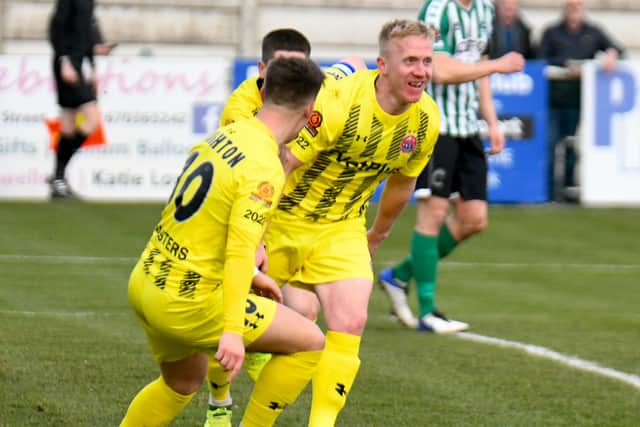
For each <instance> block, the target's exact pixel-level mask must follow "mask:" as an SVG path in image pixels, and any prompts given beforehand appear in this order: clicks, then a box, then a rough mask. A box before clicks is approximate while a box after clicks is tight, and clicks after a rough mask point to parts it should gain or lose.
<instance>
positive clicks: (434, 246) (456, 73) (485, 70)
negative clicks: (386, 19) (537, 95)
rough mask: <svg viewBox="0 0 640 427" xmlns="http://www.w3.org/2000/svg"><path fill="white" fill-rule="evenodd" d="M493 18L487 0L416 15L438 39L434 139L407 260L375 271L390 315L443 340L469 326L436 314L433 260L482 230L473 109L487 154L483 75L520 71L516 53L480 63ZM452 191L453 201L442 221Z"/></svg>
mask: <svg viewBox="0 0 640 427" xmlns="http://www.w3.org/2000/svg"><path fill="white" fill-rule="evenodd" d="M493 18H494V8H493V3H492V2H491V1H490V0H427V1H426V2H425V3H424V5H423V7H422V9H421V10H420V13H419V16H418V19H419V20H420V21H422V22H424V23H425V24H426V25H427V26H428V27H433V28H435V29H436V30H437V31H438V33H439V39H438V40H437V41H436V43H435V45H434V58H433V61H434V78H433V80H432V82H431V83H430V85H429V87H428V88H427V91H428V92H429V94H430V95H431V96H432V97H433V98H434V99H435V101H436V103H437V104H438V107H439V109H440V114H441V126H440V138H439V139H438V143H437V144H436V148H435V151H434V153H433V157H432V158H431V161H430V162H429V165H427V168H425V170H424V171H423V172H422V174H421V175H420V177H419V178H418V182H417V184H416V191H415V196H416V200H417V221H416V227H415V230H414V232H413V236H412V239H411V248H410V251H409V255H408V256H407V257H406V258H405V259H404V260H403V261H402V262H400V263H399V264H398V265H396V266H394V267H393V268H388V269H385V270H382V271H381V272H380V274H379V281H380V283H381V285H382V286H383V288H384V289H385V290H386V291H387V295H388V296H389V299H390V301H391V306H392V309H393V312H394V314H395V315H396V317H397V318H398V319H399V320H400V321H401V322H402V323H403V324H405V325H406V326H407V327H410V328H417V329H418V330H421V331H429V332H435V333H439V334H448V333H455V332H459V331H462V330H465V329H467V328H468V327H469V325H468V324H467V323H464V322H459V321H456V320H450V319H447V318H446V317H445V316H444V315H442V313H440V312H439V311H438V310H437V309H436V305H435V287H436V277H437V272H438V262H439V259H440V258H442V257H444V256H446V255H447V254H449V253H450V252H451V251H452V250H453V249H454V248H455V247H456V246H457V244H458V243H459V242H461V241H462V240H464V239H466V238H468V237H470V236H472V235H473V234H476V233H478V232H480V231H482V230H483V229H484V228H485V227H486V226H487V159H486V154H485V151H484V147H483V144H482V140H481V139H480V136H479V132H478V131H479V129H478V118H477V114H478V110H479V111H480V114H481V115H482V116H483V118H484V120H485V121H486V122H487V125H488V138H489V140H490V142H491V147H490V149H489V154H496V153H499V152H501V151H502V148H503V147H504V137H503V135H502V133H501V131H500V129H499V127H498V119H497V116H496V112H495V109H494V106H493V100H492V95H491V87H490V85H489V78H488V76H489V75H491V74H493V73H510V72H515V71H520V70H522V68H523V67H524V58H523V57H522V56H521V55H520V54H518V53H515V52H510V53H507V54H506V55H504V56H502V57H500V58H497V59H495V60H487V59H486V58H485V57H484V55H485V53H486V51H487V45H488V43H489V40H490V39H491V32H492V30H493V28H492V27H493ZM452 193H457V194H459V198H456V199H455V202H454V207H455V209H454V213H453V214H452V215H451V216H449V217H448V215H449V197H450V196H451V194H452ZM447 217H448V218H447ZM411 278H414V279H415V281H416V284H417V288H418V300H419V305H420V316H419V318H418V319H417V318H416V317H415V316H414V314H413V313H412V311H411V309H410V307H409V305H408V303H407V294H406V291H407V285H408V283H409V281H410V280H411Z"/></svg>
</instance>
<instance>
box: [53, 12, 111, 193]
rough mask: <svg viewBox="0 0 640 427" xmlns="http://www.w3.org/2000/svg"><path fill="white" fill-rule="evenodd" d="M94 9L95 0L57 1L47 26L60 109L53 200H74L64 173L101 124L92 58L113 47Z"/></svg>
mask: <svg viewBox="0 0 640 427" xmlns="http://www.w3.org/2000/svg"><path fill="white" fill-rule="evenodd" d="M94 7H95V2H94V0H57V1H56V6H55V9H54V11H53V14H52V16H51V21H50V23H49V41H50V42H51V46H52V48H53V75H54V78H55V82H56V92H57V95H58V104H59V105H60V107H61V110H62V111H61V113H60V122H61V129H60V142H59V145H58V152H57V154H56V161H55V170H54V175H53V176H52V177H51V179H50V181H49V183H50V185H51V197H52V198H71V197H74V195H73V192H72V191H71V189H70V188H69V184H68V183H67V180H66V178H65V170H66V168H67V165H68V164H69V160H71V157H72V156H73V155H74V153H75V152H76V151H77V150H78V149H79V148H80V146H81V145H82V143H83V142H84V140H85V139H86V138H87V136H89V135H90V134H91V133H92V132H93V130H94V129H95V128H96V127H97V126H98V124H99V121H100V112H99V110H98V104H97V102H96V85H97V78H96V73H95V65H94V61H93V55H94V53H98V54H108V53H110V52H111V49H113V47H114V45H108V44H103V43H102V35H101V34H100V29H99V27H98V23H97V21H96V19H95V16H94ZM78 113H82V119H81V120H76V118H77V114H78Z"/></svg>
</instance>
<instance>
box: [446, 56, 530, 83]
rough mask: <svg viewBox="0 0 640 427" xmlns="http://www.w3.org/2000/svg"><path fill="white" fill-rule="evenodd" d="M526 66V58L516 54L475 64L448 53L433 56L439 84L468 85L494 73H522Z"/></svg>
mask: <svg viewBox="0 0 640 427" xmlns="http://www.w3.org/2000/svg"><path fill="white" fill-rule="evenodd" d="M524 64H525V61H524V57H523V56H522V55H520V54H519V53H516V52H509V53H507V54H505V55H502V56H501V57H499V58H496V59H483V60H482V61H479V62H474V63H466V62H462V61H459V60H457V59H455V58H453V57H451V56H450V55H448V54H446V53H435V54H434V55H433V81H434V82H435V83H438V84H459V83H466V82H471V81H474V80H478V79H480V78H482V77H486V76H489V75H491V74H494V73H513V72H516V71H522V69H523V68H524Z"/></svg>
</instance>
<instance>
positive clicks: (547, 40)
mask: <svg viewBox="0 0 640 427" xmlns="http://www.w3.org/2000/svg"><path fill="white" fill-rule="evenodd" d="M621 53H622V50H621V49H620V47H618V46H616V45H615V44H614V43H613V42H612V41H611V39H610V38H609V37H607V35H606V34H605V33H604V32H603V31H602V30H601V29H600V28H598V27H597V26H595V25H593V24H590V23H588V22H587V21H586V20H585V6H584V1H583V0H565V4H564V13H563V16H562V20H561V21H560V22H559V23H556V24H553V25H551V26H549V27H548V28H547V29H546V30H545V31H544V33H543V35H542V40H541V42H540V46H539V48H538V56H539V57H540V58H541V59H546V60H547V61H548V62H549V64H550V65H555V66H561V67H566V69H567V73H565V74H566V75H565V78H563V79H561V80H557V79H554V80H551V82H550V87H549V106H550V108H549V170H548V180H549V191H550V193H549V194H550V195H553V194H554V184H555V183H554V169H555V167H554V163H555V162H554V159H555V150H556V145H557V144H558V143H559V142H560V141H562V140H563V139H564V138H565V137H567V136H573V135H575V133H576V130H577V127H578V121H579V118H580V102H581V101H580V72H581V71H580V70H581V66H580V62H579V61H580V60H587V59H593V58H595V57H596V56H597V55H599V54H601V55H602V62H601V63H602V67H603V69H604V70H606V71H614V70H615V68H616V66H617V60H618V56H619V55H620V54H621ZM576 160H577V156H576V151H575V148H574V147H573V146H570V145H569V146H567V149H566V154H565V164H564V182H563V185H564V187H565V188H568V187H573V186H575V180H574V171H575V164H576Z"/></svg>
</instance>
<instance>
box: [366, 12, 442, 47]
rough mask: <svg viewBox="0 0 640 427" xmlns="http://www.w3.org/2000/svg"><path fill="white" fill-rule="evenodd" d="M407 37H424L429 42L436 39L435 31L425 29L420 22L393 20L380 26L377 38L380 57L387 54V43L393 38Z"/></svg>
mask: <svg viewBox="0 0 640 427" xmlns="http://www.w3.org/2000/svg"><path fill="white" fill-rule="evenodd" d="M409 36H424V37H426V38H428V39H430V40H431V41H435V39H436V31H435V30H434V29H433V28H427V26H426V25H424V24H423V23H422V22H419V21H413V20H411V19H394V20H393V21H389V22H387V23H386V24H384V25H383V26H382V30H380V35H379V36H378V48H379V49H380V56H384V54H385V53H387V48H388V46H389V42H390V41H391V40H392V39H395V38H404V37H409Z"/></svg>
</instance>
